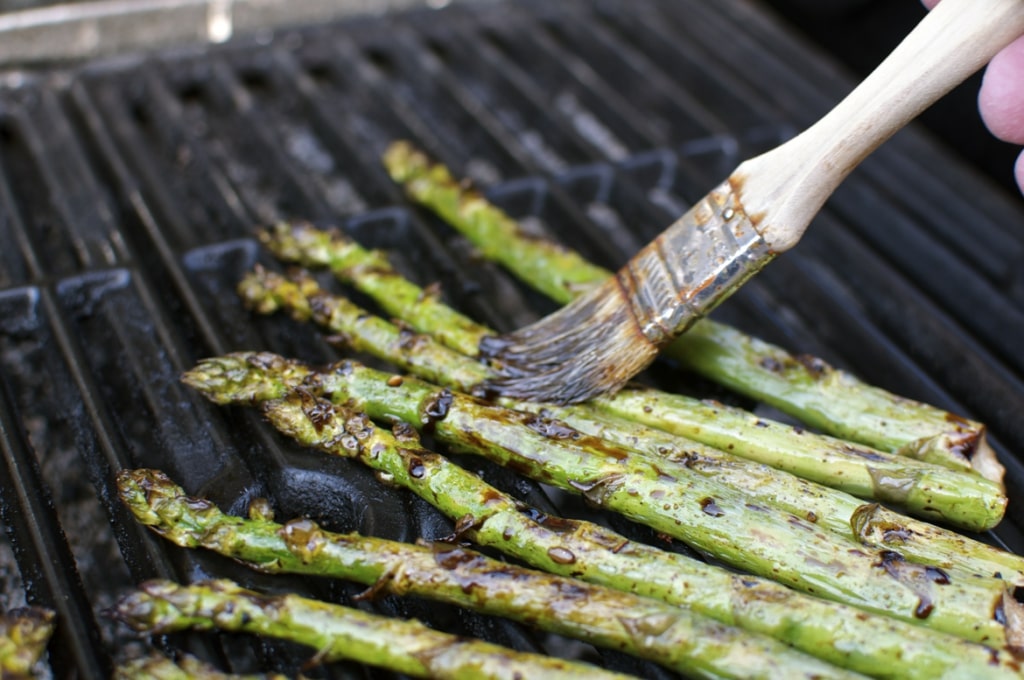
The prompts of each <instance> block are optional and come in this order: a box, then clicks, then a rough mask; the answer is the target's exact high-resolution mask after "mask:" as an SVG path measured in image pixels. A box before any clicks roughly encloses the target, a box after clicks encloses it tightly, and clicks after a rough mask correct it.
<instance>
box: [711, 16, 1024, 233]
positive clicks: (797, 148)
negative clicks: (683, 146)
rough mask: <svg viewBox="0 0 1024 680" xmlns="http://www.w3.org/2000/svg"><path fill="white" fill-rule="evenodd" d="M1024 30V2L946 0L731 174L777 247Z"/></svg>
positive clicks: (761, 228)
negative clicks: (793, 131)
mask: <svg viewBox="0 0 1024 680" xmlns="http://www.w3.org/2000/svg"><path fill="white" fill-rule="evenodd" d="M1021 34H1024V0H942V2H940V3H939V5H938V6H937V7H936V8H935V9H934V10H932V11H931V12H929V13H928V15H927V16H925V18H924V19H923V20H922V21H921V23H919V24H918V25H917V27H915V28H914V30H913V31H912V32H911V33H910V34H909V35H908V36H907V37H906V38H905V39H904V40H903V42H902V43H900V44H899V46H897V47H896V49H895V50H893V52H892V53H891V54H890V55H889V56H888V57H887V58H886V59H885V61H883V62H882V63H881V65H879V66H878V68H877V69H875V71H874V72H873V73H872V74H871V75H869V76H868V77H867V79H865V80H864V82H862V83H861V84H860V85H859V86H858V87H857V88H856V89H855V90H854V91H853V92H851V93H850V94H849V95H848V96H847V97H846V98H845V99H844V100H843V101H841V102H840V103H839V104H838V105H837V106H836V107H835V108H834V109H833V110H832V111H831V112H829V113H828V114H827V115H826V116H825V117H824V118H822V119H821V120H820V121H818V122H817V123H815V124H814V125H813V126H812V127H810V128H808V129H807V130H806V131H805V132H803V133H802V134H800V135H798V136H797V137H795V138H793V139H792V140H790V141H788V142H786V143H785V144H783V145H782V146H779V147H777V148H776V149H773V150H772V151H769V152H768V153H766V154H763V155H761V156H758V157H756V158H753V159H750V160H748V161H746V162H744V163H743V164H741V165H740V166H739V167H738V168H737V169H736V171H735V172H734V173H733V175H732V176H731V177H730V179H731V180H732V183H733V185H734V187H736V189H737V190H738V193H739V197H740V202H741V203H742V205H743V207H744V209H745V210H746V212H747V214H748V215H750V216H751V219H752V220H753V221H754V223H755V224H757V225H758V229H759V231H761V233H762V235H763V236H764V238H765V240H766V241H767V242H768V243H769V245H770V246H771V247H772V249H773V250H775V251H782V250H786V249H788V248H790V247H791V246H793V245H794V244H795V243H796V242H797V241H798V240H799V238H800V236H801V235H802V234H803V232H804V230H805V229H806V228H807V225H808V224H809V223H810V221H811V219H812V218H813V217H814V215H815V214H817V212H818V210H820V208H821V206H822V204H823V203H824V202H825V200H826V199H827V198H828V197H829V196H830V195H831V194H832V192H833V191H835V189H836V187H838V186H839V183H840V182H842V181H843V179H844V178H845V177H846V176H847V175H848V174H849V173H850V171H851V170H853V169H854V168H855V167H856V166H857V165H858V164H859V163H860V162H861V161H862V160H863V159H864V158H865V157H866V156H867V155H868V154H870V153H871V152H872V151H874V150H875V149H876V148H877V147H878V146H879V145H880V144H881V143H882V142H884V141H885V140H887V139H888V138H889V137H891V136H892V135H893V133H895V132H896V131H898V130H899V129H900V128H902V127H903V126H904V125H906V124H907V123H908V122H910V121H911V120H912V119H913V118H914V117H915V116H917V115H918V114H919V113H921V112H922V111H923V110H925V109H926V108H928V107H929V106H931V104H932V103H934V102H935V101H936V100H938V99H939V98H940V97H942V96H943V95H945V94H946V93H947V92H949V90H951V89H952V88H953V87H955V86H956V85H958V84H959V83H961V82H963V81H964V80H965V79H966V78H967V77H968V76H970V75H971V74H972V73H974V72H975V71H977V70H978V69H980V68H981V67H982V66H984V65H985V64H986V63H987V62H988V61H989V60H990V59H991V58H992V57H993V56H995V55H996V53H997V52H999V51H1000V50H1001V49H1002V48H1003V47H1005V46H1006V45H1008V44H1009V43H1010V42H1012V41H1013V40H1014V39H1015V38H1016V37H1018V36H1020V35H1021ZM1021 86H1022V87H1024V83H1022V84H1021Z"/></svg>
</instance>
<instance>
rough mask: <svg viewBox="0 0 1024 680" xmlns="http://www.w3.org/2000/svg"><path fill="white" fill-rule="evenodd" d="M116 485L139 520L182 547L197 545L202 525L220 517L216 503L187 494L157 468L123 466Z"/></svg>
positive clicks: (124, 500)
mask: <svg viewBox="0 0 1024 680" xmlns="http://www.w3.org/2000/svg"><path fill="white" fill-rule="evenodd" d="M117 488H118V493H119V495H120V496H121V500H122V502H124V504H125V505H127V506H128V509H129V510H131V512H132V514H133V515H135V518H136V519H137V520H138V521H139V522H140V523H142V524H143V525H145V526H148V527H149V528H150V529H152V530H153V531H156V532H157V533H159V534H160V535H162V536H164V537H165V538H167V539H168V540H170V541H172V542H173V543H176V544H177V545H180V546H182V547H185V548H194V547H196V546H198V545H199V544H200V543H201V537H202V534H203V532H204V530H205V527H207V526H209V525H210V524H211V522H215V521H216V520H219V519H222V517H223V515H222V513H221V512H220V510H219V509H218V508H217V506H215V505H213V504H212V503H210V502H209V501H207V500H204V499H199V498H191V497H189V496H187V495H186V494H185V491H184V489H182V488H181V487H180V486H178V485H177V484H175V483H174V481H173V480H171V478H170V477H168V476H167V475H166V474H164V473H163V472H161V471H159V470H146V469H141V470H122V471H121V472H119V473H118V475H117Z"/></svg>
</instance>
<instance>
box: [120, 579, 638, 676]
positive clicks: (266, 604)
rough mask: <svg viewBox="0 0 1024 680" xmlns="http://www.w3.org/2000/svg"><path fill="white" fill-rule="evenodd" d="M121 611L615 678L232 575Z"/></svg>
mask: <svg viewBox="0 0 1024 680" xmlns="http://www.w3.org/2000/svg"><path fill="white" fill-rule="evenodd" d="M117 614H118V616H119V617H120V618H121V619H122V620H124V621H125V622H126V623H128V624H129V625H130V626H132V627H133V628H134V629H135V630H138V631H140V632H145V633H149V634H156V635H162V634H165V633H172V632H176V631H182V630H189V629H196V630H221V631H228V632H242V633H254V634H257V635H265V636H268V637H273V638H278V639H281V640H289V641H292V642H296V643H299V644H304V645H308V646H310V647H313V648H314V649H315V650H317V654H316V657H314V658H315V660H316V661H317V662H320V663H329V662H332V661H341V660H350V661H356V662H359V663H364V664H367V665H370V666H376V667H379V668H385V669H388V670H392V671H395V672H398V673H405V674H407V675H411V676H413V677H420V678H425V677H430V678H508V679H509V680H511V679H513V678H539V677H544V678H567V679H568V678H606V679H608V680H611V679H612V678H616V679H621V678H625V677H626V676H623V675H620V674H618V673H611V672H608V671H605V670H602V669H600V668H597V667H595V666H590V665H587V664H582V663H574V662H571V661H564V660H562V659H554V658H551V657H545V656H540V655H537V654H527V653H523V652H516V651H513V650H511V649H506V648H504V647H499V646H498V645H493V644H490V643H487V642H482V641H480V640H472V639H466V638H459V637H456V636H454V635H449V634H447V633H442V632H439V631H435V630H433V629H431V628H428V627H426V626H424V625H423V624H421V623H419V622H417V621H411V620H410V621H402V620H398V619H389V618H386V617H382V616H377V615H374V614H368V613H366V612H363V611H360V610H358V609H352V608H350V607H343V606H341V605H337V604H328V603H325V602H318V601H316V600H310V599H307V598H303V597H299V596H298V595H263V594H260V593H257V592H254V591H252V590H246V589H244V588H242V587H240V586H238V585H237V584H235V583H232V582H231V581H226V580H217V581H207V582H205V583H198V584H195V585H188V586H183V585H178V584H176V583H173V582H170V581H149V582H147V583H144V584H142V586H141V587H140V589H139V591H138V592H136V593H133V594H132V595H129V596H128V597H126V598H124V599H123V600H121V602H120V603H119V604H118V607H117Z"/></svg>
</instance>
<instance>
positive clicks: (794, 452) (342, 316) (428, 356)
mask: <svg viewBox="0 0 1024 680" xmlns="http://www.w3.org/2000/svg"><path fill="white" fill-rule="evenodd" d="M375 271H380V268H379V267H378V268H375ZM409 286H412V284H409V283H408V282H406V284H403V285H400V286H399V287H400V288H403V289H405V288H408V287H409ZM417 290H418V289H417ZM239 292H240V294H241V295H242V298H243V299H244V300H245V301H246V303H247V304H249V305H251V306H254V307H256V308H257V309H259V310H260V311H262V312H264V313H267V312H271V311H274V310H276V309H278V308H281V307H284V308H286V309H288V310H289V311H290V312H291V313H292V314H293V315H294V316H296V317H297V318H300V319H309V318H310V317H312V318H314V319H315V320H317V321H318V322H319V323H321V324H323V325H325V326H326V327H327V328H328V329H330V330H331V331H332V332H334V333H338V334H340V335H342V336H343V337H345V339H346V340H347V341H348V343H349V344H350V345H352V346H353V347H354V348H356V349H358V350H360V351H366V352H369V353H372V354H375V355H376V356H378V357H381V358H383V359H386V360H388V361H390V362H392V363H394V364H396V365H398V366H400V367H401V368H402V369H404V370H408V371H411V372H414V373H416V374H418V375H420V376H421V377H423V378H424V379H426V380H429V381H431V382H434V383H438V384H443V385H445V386H450V387H454V388H455V389H460V390H466V389H467V388H470V389H472V387H473V386H477V385H479V384H480V383H481V381H482V380H484V379H485V378H486V377H488V376H489V375H490V373H489V370H488V368H487V367H486V366H485V365H483V364H481V363H479V362H477V361H474V360H472V359H469V358H468V357H465V356H462V355H460V354H457V353H455V352H454V351H450V350H448V349H446V348H445V347H443V346H441V345H439V344H438V343H435V342H434V341H433V340H431V339H430V338H426V337H416V339H415V342H412V341H411V337H412V336H410V335H409V333H408V331H402V330H401V329H399V328H397V327H395V326H394V325H391V324H388V323H387V322H385V321H383V320H381V319H379V318H377V317H374V316H373V315H371V314H369V313H368V312H366V311H365V310H363V309H361V308H359V307H358V306H356V305H354V304H352V303H351V302H349V301H348V300H346V299H344V298H341V297H339V296H335V295H331V294H329V293H327V292H325V291H322V290H321V289H320V287H319V286H318V284H317V283H316V282H315V281H314V280H312V279H311V278H310V277H308V276H299V277H298V278H296V279H294V280H288V279H285V278H284V277H282V276H280V275H278V274H274V273H271V272H266V271H262V270H260V271H257V272H254V273H252V274H250V275H249V276H247V277H245V279H243V281H242V283H241V284H240V285H239ZM412 292H413V291H411V290H409V291H407V292H406V293H402V294H401V295H399V296H398V297H403V298H406V297H408V298H411V297H413V296H412ZM438 306H441V305H440V303H434V304H433V305H432V307H434V308H436V307H438ZM446 309H447V308H446ZM367 328H372V333H370V332H365V330H364V329H367ZM462 328H464V326H462ZM504 403H506V404H510V405H513V406H515V407H516V408H520V409H527V410H535V409H536V408H537V407H536V406H535V405H530V404H527V403H525V402H521V401H520V402H516V401H513V400H506V401H505V402H504ZM543 408H544V409H546V410H547V411H549V412H551V413H554V414H555V415H556V416H557V417H559V418H561V419H563V420H566V421H567V422H569V423H571V424H573V426H574V427H578V428H580V429H583V430H584V431H586V432H587V433H588V434H598V433H597V432H595V430H594V428H595V427H598V424H596V422H595V417H594V415H593V411H594V409H595V408H597V409H602V410H605V411H607V412H609V413H612V414H613V415H616V416H620V417H621V418H622V420H621V421H617V422H618V427H613V426H612V425H610V424H609V422H608V421H607V420H606V421H605V422H604V423H603V424H602V425H600V427H601V428H602V432H601V433H600V435H599V436H603V437H612V438H615V440H616V442H617V443H619V444H620V445H623V446H629V445H630V442H632V441H641V442H642V441H646V442H647V444H646V447H645V448H646V450H647V451H648V452H652V455H654V456H657V455H658V453H657V452H658V451H659V450H660V449H665V450H675V449H678V448H680V447H689V448H690V449H691V450H696V451H699V452H700V453H701V456H702V457H705V458H707V457H710V458H714V459H715V460H716V461H721V464H722V465H727V463H726V461H729V462H732V461H734V460H735V459H734V458H733V456H730V455H727V454H724V453H722V452H720V451H716V450H713V449H711V450H709V449H708V448H706V447H701V446H699V445H697V444H694V443H692V442H689V441H686V440H676V441H672V442H671V443H670V444H665V443H664V442H665V437H664V435H663V434H662V433H658V432H651V431H647V432H644V433H639V434H638V433H636V432H635V429H636V428H635V426H634V425H631V424H629V423H628V421H641V422H646V423H649V424H652V425H654V426H656V427H659V428H660V429H661V430H665V431H669V432H674V433H675V434H680V435H683V436H684V437H688V438H689V437H692V438H693V439H696V440H702V441H703V442H705V443H709V444H712V445H714V446H717V447H719V448H720V449H723V450H728V451H729V452H730V453H731V454H736V455H740V456H743V457H745V458H749V459H752V460H755V461H758V462H763V463H767V464H770V465H773V466H774V467H777V468H780V469H783V470H787V469H788V470H790V471H793V472H796V473H798V474H800V476H802V477H805V478H809V479H812V480H814V481H817V482H820V483H824V484H827V485H830V486H833V487H835V488H838V489H840V490H846V491H851V492H854V493H858V494H860V495H863V496H867V497H869V498H876V499H879V500H890V501H892V500H897V501H900V502H902V504H903V505H904V506H905V507H907V508H908V509H909V510H910V511H911V512H914V513H915V514H924V515H926V516H928V515H930V516H937V517H940V518H941V519H943V520H945V521H947V522H950V523H952V524H956V525H959V526H962V527H965V528H968V529H973V530H982V529H987V528H991V527H992V526H994V525H995V524H997V523H998V521H999V520H1000V519H1001V517H1002V515H1003V512H1004V510H1005V504H1006V497H1005V495H1004V494H1003V493H1002V490H1001V489H1000V487H999V486H998V485H996V484H995V483H994V482H991V481H989V480H986V479H984V478H981V477H979V476H975V475H964V474H961V473H955V472H952V471H949V470H947V469H945V468H942V467H938V466H934V465H930V464H927V463H921V462H918V461H911V460H908V459H901V458H896V457H893V456H891V455H889V454H884V453H882V452H878V451H871V450H868V449H863V448H860V447H853V446H850V445H848V444H845V443H843V442H839V441H837V440H833V439H830V438H826V437H822V436H818V435H814V434H811V433H805V434H796V433H794V431H793V430H792V429H791V428H789V427H788V426H784V425H781V424H778V423H773V422H771V421H769V420H766V419H759V418H756V417H754V416H752V415H750V414H746V413H744V412H742V411H739V410H729V409H725V408H724V407H718V408H714V407H711V406H708V405H706V404H703V403H701V402H699V401H697V400H695V399H691V398H688V397H682V396H677V395H669V394H665V393H660V392H657V391H654V390H650V391H646V392H636V391H624V392H622V393H620V394H619V395H616V396H613V397H602V398H600V399H598V400H595V401H594V402H593V403H592V405H575V406H569V407H560V408H555V407H552V406H544V407H543ZM623 428H625V429H629V430H633V432H630V433H629V434H626V435H623V434H619V433H618V430H622V429H623ZM655 440H656V441H657V445H654V444H653V443H652V442H654V441H655ZM727 469H728V470H729V472H728V473H726V474H731V475H735V476H736V481H735V482H734V483H736V484H742V485H743V486H745V487H748V488H755V489H757V491H756V492H755V493H756V494H758V495H759V499H758V500H757V501H756V502H760V503H766V504H768V505H781V506H783V507H785V508H786V509H787V511H789V512H794V513H795V514H801V515H813V516H815V517H818V518H820V519H821V520H822V521H824V522H826V523H827V522H833V524H831V525H830V526H831V527H832V528H833V529H836V528H838V530H839V531H840V532H841V533H843V534H844V535H849V531H850V525H849V521H850V517H851V513H852V512H853V510H855V509H856V507H857V506H858V505H859V503H857V502H856V501H855V500H854V499H852V498H850V497H849V496H847V495H846V494H841V493H833V492H830V491H826V490H820V489H817V488H814V487H807V486H806V485H804V486H803V487H800V486H799V485H797V484H796V482H795V481H794V480H792V479H790V478H788V476H786V477H784V478H783V479H781V481H780V482H779V483H773V482H774V481H775V480H772V481H767V480H765V481H762V482H759V483H758V484H756V485H754V484H751V476H752V475H759V476H760V477H762V478H765V477H772V475H770V474H769V473H766V472H764V471H763V470H761V468H760V467H757V466H753V467H752V466H736V465H727ZM748 470H749V472H748ZM715 474H719V475H721V474H723V473H722V471H721V470H719V469H716V471H715ZM774 477H775V478H778V475H775V476H774ZM722 481H723V482H724V481H726V480H725V479H724V478H723V480H722ZM787 499H792V500H791V501H790V502H789V504H788V505H786V503H787ZM836 504H839V505H840V506H841V507H842V506H843V505H845V509H836V507H835V506H836ZM914 524H920V523H914ZM917 533H918V534H919V535H921V536H922V537H923V536H924V535H926V534H934V533H936V530H935V527H930V526H928V525H924V526H921V527H919V528H918V529H917ZM944 533H947V534H949V537H948V539H947V542H952V543H954V544H956V545H957V547H961V548H962V547H964V546H963V543H964V542H965V539H963V538H962V537H960V536H957V535H956V534H953V533H952V532H944ZM930 545H931V544H929V543H927V542H923V543H921V547H922V549H925V550H929V553H928V554H926V555H922V557H924V558H925V559H928V560H931V561H932V562H933V563H935V564H943V566H947V567H951V566H953V564H952V562H951V561H950V560H949V559H948V558H946V559H945V560H944V561H939V557H938V555H936V554H935V553H934V552H932V551H930ZM912 550H913V548H912V547H910V546H907V548H906V549H905V550H904V552H908V554H909V553H910V551H912ZM914 554H915V556H917V553H914ZM951 554H956V553H946V555H951ZM969 554H970V555H971V557H972V560H973V559H974V557H975V556H980V555H983V554H985V555H988V554H991V555H993V557H994V560H995V562H989V563H985V562H981V561H976V562H974V564H972V565H970V566H969V567H968V569H969V570H970V571H973V572H974V573H989V574H991V573H994V572H995V571H1003V572H1006V570H1007V569H1011V570H1014V571H1017V570H1020V569H1024V560H1021V559H1019V558H1016V557H1014V556H1010V555H1009V554H1008V553H1003V552H1002V551H996V550H992V549H990V548H988V547H982V544H978V546H977V549H976V550H971V551H970V553H969ZM993 564H996V565H1000V566H996V567H995V568H992V565H993ZM1011 565H1012V566H1011ZM1004 575H1006V576H1007V577H1008V578H1014V579H1016V578H1018V577H1021V578H1022V581H1024V576H1022V575H1021V574H1010V573H1004Z"/></svg>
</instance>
